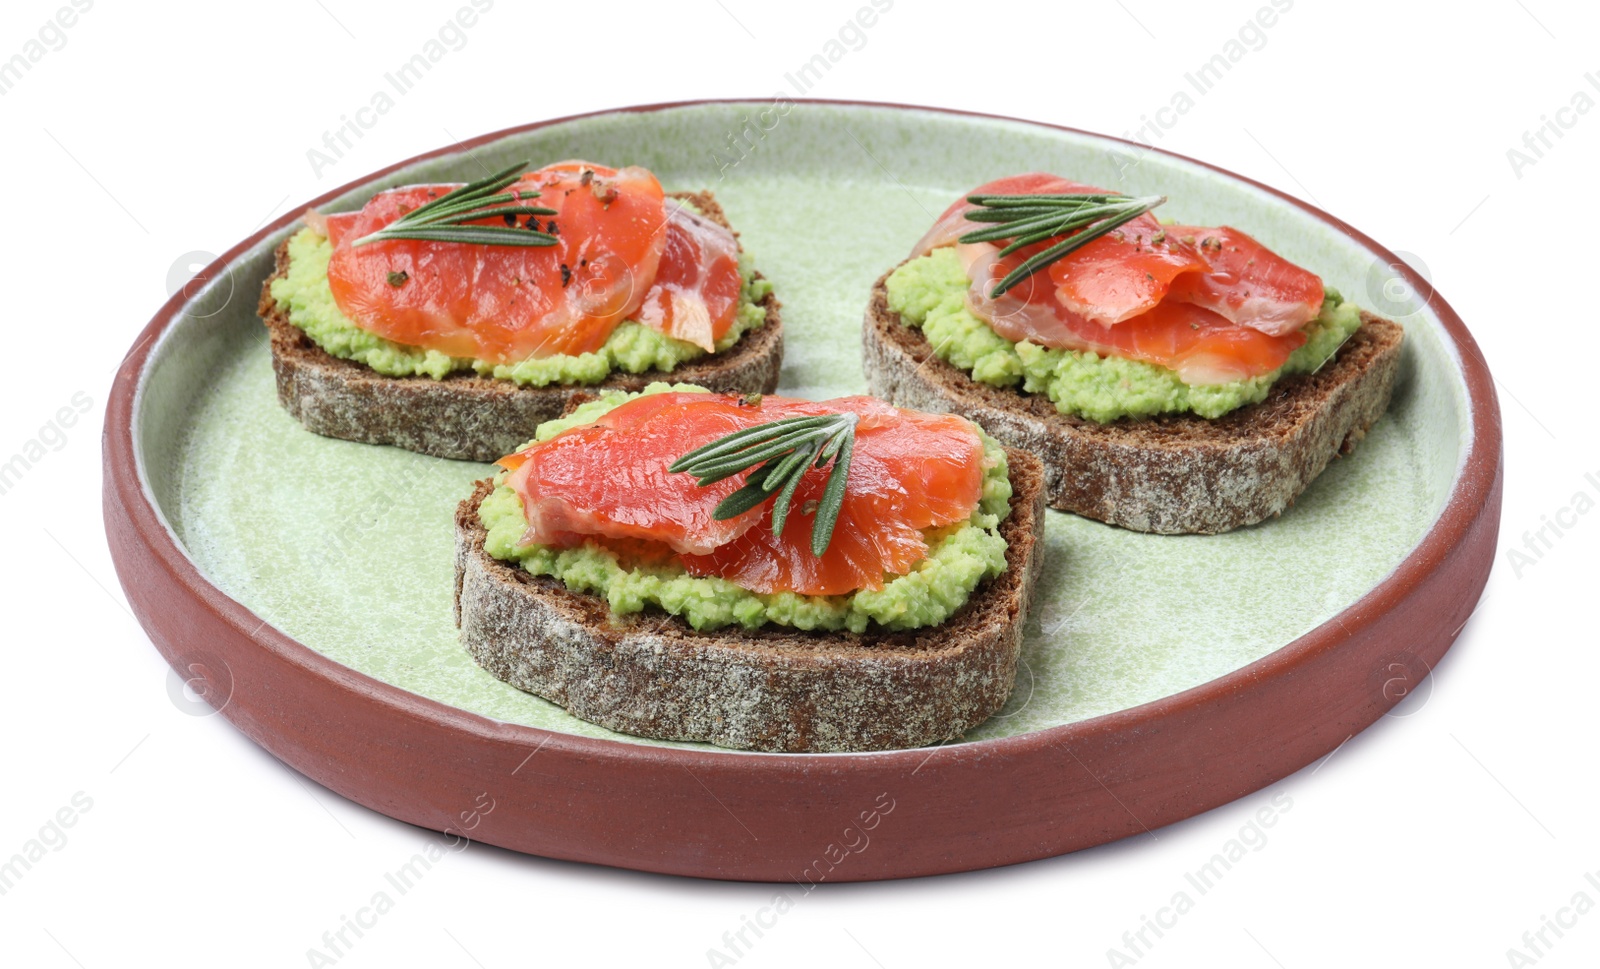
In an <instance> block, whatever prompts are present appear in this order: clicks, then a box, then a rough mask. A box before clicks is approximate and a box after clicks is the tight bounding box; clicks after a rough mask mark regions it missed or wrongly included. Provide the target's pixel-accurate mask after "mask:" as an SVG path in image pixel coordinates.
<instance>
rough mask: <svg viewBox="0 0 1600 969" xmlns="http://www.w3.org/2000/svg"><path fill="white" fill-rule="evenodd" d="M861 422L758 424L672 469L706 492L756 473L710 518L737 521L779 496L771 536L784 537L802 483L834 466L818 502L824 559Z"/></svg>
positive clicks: (824, 418)
mask: <svg viewBox="0 0 1600 969" xmlns="http://www.w3.org/2000/svg"><path fill="white" fill-rule="evenodd" d="M858 420H860V417H858V416H857V415H855V414H819V415H816V416H812V417H785V418H783V419H781V420H776V421H770V422H768V423H766V424H758V425H756V426H755V427H747V428H745V429H744V430H742V431H735V432H734V433H732V434H729V435H727V436H726V437H722V438H718V439H717V440H715V441H712V442H711V443H710V444H707V445H704V446H703V447H698V448H695V449H694V450H693V451H690V452H689V453H688V454H685V455H684V456H683V457H681V458H679V459H678V460H676V461H674V462H673V463H672V466H671V467H670V468H668V469H667V470H669V471H673V472H683V473H685V474H692V475H694V476H695V477H696V478H699V479H700V480H699V481H698V482H697V484H699V485H700V486H701V487H704V486H706V485H709V484H715V483H716V482H718V481H722V480H723V479H725V478H731V477H733V476H734V475H736V474H739V473H740V472H742V471H749V470H750V469H751V468H755V470H754V471H750V476H749V477H748V478H745V481H744V485H743V486H742V487H741V488H740V489H739V490H738V491H735V492H733V493H732V494H730V495H729V496H728V497H726V498H724V499H722V501H720V502H718V503H717V507H716V508H715V509H714V510H713V511H712V513H711V515H712V517H713V518H715V519H717V520H718V521H722V520H725V519H728V518H734V517H737V516H739V515H742V514H744V513H745V512H747V511H749V510H750V509H752V508H754V507H756V506H757V505H759V504H761V503H762V502H764V501H766V500H767V499H768V498H771V497H773V495H774V493H776V495H777V501H776V503H774V504H773V506H772V534H773V535H781V534H783V525H784V523H785V522H786V521H788V520H789V505H790V502H791V501H793V499H794V493H795V489H796V488H798V487H799V486H800V479H801V478H802V477H804V476H805V473H806V471H808V470H809V469H811V468H823V467H826V466H827V465H828V463H829V462H830V461H831V462H832V463H833V469H832V470H831V471H829V472H828V483H827V484H826V485H824V486H823V490H822V499H821V500H820V501H818V502H817V517H816V518H815V519H814V520H813V521H812V522H811V554H813V555H816V556H819V557H820V556H821V555H822V553H823V552H826V551H827V550H828V543H829V542H831V541H833V526H834V525H835V524H837V523H838V521H839V509H840V507H841V506H842V505H843V504H844V486H845V479H846V478H847V477H848V476H849V474H850V455H851V453H852V452H853V450H854V448H855V441H856V422H857V421H858Z"/></svg>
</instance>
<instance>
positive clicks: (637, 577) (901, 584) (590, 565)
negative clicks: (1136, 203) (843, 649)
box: [478, 383, 1011, 632]
mask: <svg viewBox="0 0 1600 969" xmlns="http://www.w3.org/2000/svg"><path fill="white" fill-rule="evenodd" d="M669 390H677V391H702V392H703V390H704V388H700V387H695V386H692V385H689V384H676V385H673V384H666V383H653V384H651V385H650V386H649V387H647V388H645V390H643V391H641V393H643V394H656V393H662V392H665V391H669ZM636 396H639V395H638V394H627V393H620V392H615V391H613V392H608V393H606V394H605V395H604V396H603V397H602V398H601V399H600V400H597V401H593V402H591V403H588V404H585V405H583V406H581V407H579V408H577V409H576V410H575V411H573V413H572V414H571V415H569V416H567V417H565V418H562V419H560V420H554V421H550V422H548V423H545V424H542V425H540V426H539V429H538V431H537V433H536V435H535V438H534V439H535V440H537V441H545V440H549V439H550V438H551V437H554V436H555V435H556V434H558V433H560V432H561V431H564V430H567V429H568V428H570V427H575V426H577V425H579V424H587V423H589V422H591V421H594V420H596V419H598V418H599V417H600V416H601V415H603V414H605V413H607V412H609V411H610V410H612V409H613V408H615V407H618V406H620V405H621V404H623V403H625V402H627V401H629V400H631V399H633V398H634V397H636ZM979 433H980V434H982V431H980V432H979ZM983 446H984V464H985V470H984V479H983V497H982V498H981V500H980V501H979V503H978V507H977V509H975V510H974V511H973V513H972V517H971V518H970V519H969V520H968V521H965V522H962V523H961V524H959V525H951V526H947V527H945V528H943V529H937V530H933V531H930V532H929V533H928V544H929V552H928V557H927V558H925V559H923V560H922V561H921V562H919V563H917V565H916V566H915V567H914V568H913V569H912V570H911V572H909V573H907V574H906V575H902V576H897V577H895V578H892V579H890V580H889V581H888V582H885V583H884V586H883V588H882V589H879V590H877V591H872V590H862V591H860V592H856V593H853V594H851V595H845V596H807V595H799V594H797V593H793V592H776V593H758V592H751V591H750V590H748V589H744V588H741V587H740V586H737V585H735V584H734V583H732V582H730V581H728V580H726V579H719V578H698V577H695V576H692V575H690V574H689V573H688V572H687V571H686V570H685V569H684V568H683V567H682V566H681V565H678V564H675V563H672V564H667V565H661V566H648V567H646V566H636V567H634V568H625V567H624V566H623V565H622V564H621V563H620V562H619V561H618V559H617V556H616V555H615V554H614V553H613V552H611V551H609V550H608V549H604V548H601V547H600V546H598V545H595V544H593V543H587V542H586V543H585V544H583V545H581V546H578V547H575V548H569V549H555V548H549V547H546V546H543V545H523V546H519V545H518V544H517V543H518V541H519V540H520V539H521V538H522V535H523V533H524V532H525V531H527V527H528V522H527V519H526V518H525V517H524V516H523V511H522V501H521V499H520V498H518V497H517V493H516V492H515V491H513V490H512V489H511V487H510V486H509V485H507V484H506V483H505V479H506V476H507V473H506V472H502V473H501V474H500V475H499V477H497V478H496V479H495V489H494V491H493V492H492V493H491V494H490V495H489V496H488V497H487V498H485V499H484V500H483V504H482V505H480V506H479V509H478V517H479V520H480V521H481V522H482V523H483V527H484V528H485V529H486V530H487V531H488V533H489V535H488V539H487V540H486V541H485V543H484V547H485V548H486V549H487V551H488V552H489V554H490V555H491V556H493V557H494V558H497V559H500V560H502V561H506V562H515V563H517V564H519V565H521V566H522V567H523V568H524V569H526V570H528V571H529V572H532V573H533V574H535V575H548V576H553V577H554V578H556V579H559V580H560V581H561V582H562V583H563V584H565V585H566V587H567V588H568V589H571V590H573V591H574V592H584V593H589V594H591V595H597V596H604V597H605V599H606V601H607V602H608V603H610V605H611V611H612V612H613V613H614V614H617V615H628V614H631V613H637V612H642V611H644V609H645V608H646V607H649V606H655V607H657V608H660V609H663V610H665V611H666V612H668V613H671V614H672V615H674V616H681V617H683V619H684V620H685V621H687V622H688V623H689V625H690V626H692V627H694V628H695V629H718V628H721V627H723V626H730V625H734V624H738V625H740V626H743V627H744V628H746V629H756V628H759V627H761V626H764V625H766V624H767V623H773V624H775V625H779V626H790V627H793V628H795V629H822V630H835V629H848V630H851V631H852V632H864V631H866V630H867V628H868V627H869V626H872V625H874V624H876V626H877V627H878V628H880V629H885V630H903V629H917V628H921V627H923V626H934V625H937V624H939V623H941V622H944V621H945V620H946V619H948V618H950V616H952V615H954V614H955V612H956V610H957V609H960V608H961V606H962V605H963V604H964V603H965V602H966V601H967V597H968V596H970V595H971V594H972V591H973V590H974V589H976V588H977V587H978V584H979V583H980V582H982V581H983V580H984V579H987V578H993V577H994V576H997V575H999V574H1000V573H1002V572H1004V571H1005V569H1006V541H1005V539H1004V538H1003V537H1001V535H1000V522H1001V520H1002V519H1004V518H1005V517H1006V516H1007V515H1008V514H1010V511H1011V506H1010V501H1011V479H1010V477H1009V476H1008V472H1007V468H1006V454H1005V450H1004V449H1003V448H1001V447H1000V445H998V444H996V443H995V442H994V441H993V440H991V439H990V438H989V437H988V435H983Z"/></svg>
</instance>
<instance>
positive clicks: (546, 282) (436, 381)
mask: <svg viewBox="0 0 1600 969" xmlns="http://www.w3.org/2000/svg"><path fill="white" fill-rule="evenodd" d="M524 168H526V166H525V165H518V166H514V167H512V168H509V169H507V170H505V171H503V172H500V173H498V174H496V175H492V176H490V177H488V178H485V179H483V180H482V181H479V182H473V183H471V184H468V185H459V184H427V185H410V186H405V187H401V188H394V189H389V190H386V191H382V192H379V193H378V194H377V195H375V196H373V198H372V199H371V200H370V201H369V202H367V204H366V205H365V206H364V207H363V208H362V209H361V210H360V211H357V212H341V213H319V212H315V211H313V212H308V213H307V214H306V217H305V228H303V229H301V230H300V231H299V232H298V233H297V234H295V235H293V236H291V237H290V238H289V239H287V240H286V241H285V242H284V243H283V245H282V246H280V247H279V249H278V251H277V268H276V271H275V272H274V273H273V275H272V276H271V277H270V278H269V279H268V280H267V282H266V285H265V287H264V288H263V291H262V296H261V310H260V311H261V316H262V319H264V320H265V321H266V324H267V328H268V330H269V331H270V333H271V344H272V362H273V369H274V371H275V373H276V376H277V384H278V398H279V400H280V401H281V402H282V403H283V405H284V407H285V408H287V409H288V411H289V412H290V413H291V414H293V415H294V416H295V417H296V418H298V419H299V420H300V421H301V422H302V423H303V424H305V426H306V427H308V428H310V429H311V430H313V431H316V432H317V433H319V434H325V435H328V436H330V437H339V438H346V439H349V440H354V441H364V442H367V443H372V444H394V445H398V446H400V447H403V448H408V449H410V450H413V451H420V452H423V453H425V454H433V455H437V456H440V457H448V458H465V459H471V460H478V461H493V460H494V459H495V458H498V457H500V456H501V455H504V454H506V453H507V452H509V451H510V450H512V449H513V448H515V447H516V446H517V445H518V444H520V443H522V442H524V441H526V440H527V439H528V437H529V435H531V434H532V432H533V429H534V428H535V427H537V426H538V425H539V424H540V423H541V422H542V421H546V420H550V419H552V418H554V417H557V416H559V415H560V414H561V413H562V412H563V411H564V410H565V409H566V407H567V404H568V402H569V401H570V400H571V398H572V396H573V395H574V394H575V393H579V392H583V391H586V390H590V389H595V388H604V389H617V390H639V389H641V388H643V387H645V386H646V385H647V384H649V383H651V382H652V381H653V380H656V379H660V378H661V377H662V376H663V375H664V374H666V373H668V372H671V373H673V374H674V376H675V377H676V378H677V379H681V380H690V381H693V382H694V383H696V384H699V385H703V386H706V387H711V388H714V389H716V390H720V391H729V392H762V391H769V390H772V389H773V388H774V387H776V386H777V381H778V371H779V367H780V365H781V362H782V357H783V333H782V327H781V324H780V322H779V319H778V302H777V300H776V298H774V296H773V295H772V291H771V286H770V284H768V282H767V281H766V280H765V279H764V278H762V276H761V274H760V273H759V272H757V271H756V270H755V269H754V268H753V267H752V266H751V265H750V264H749V261H748V259H747V258H746V257H745V255H744V254H743V252H742V250H741V248H740V245H739V241H738V237H737V236H736V234H735V233H734V232H733V230H732V229H731V228H730V227H729V225H728V221H727V219H726V217H725V216H724V214H723V211H722V208H721V207H720V206H719V205H718V204H717V201H716V199H715V198H713V197H712V195H711V193H709V192H697V193H679V194H668V193H666V192H664V191H663V190H662V188H661V184H660V182H658V181H657V180H656V177H655V176H654V175H653V174H651V173H650V172H649V171H647V170H645V169H643V168H639V167H637V166H632V167H627V168H621V169H612V168H607V167H604V166H602V165H594V164H590V163H588V162H578V161H569V162H561V163H558V164H554V165H549V166H546V167H545V168H541V169H539V170H537V171H532V172H523V169H524Z"/></svg>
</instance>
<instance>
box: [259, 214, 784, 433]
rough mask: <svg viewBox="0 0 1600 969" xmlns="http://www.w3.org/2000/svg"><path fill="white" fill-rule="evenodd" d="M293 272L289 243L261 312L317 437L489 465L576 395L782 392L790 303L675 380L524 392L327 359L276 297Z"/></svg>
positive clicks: (674, 374) (462, 376)
mask: <svg viewBox="0 0 1600 969" xmlns="http://www.w3.org/2000/svg"><path fill="white" fill-rule="evenodd" d="M672 197H673V198H678V199H684V200H687V201H689V202H691V203H693V204H694V205H695V207H697V208H698V209H699V210H700V211H701V212H702V213H704V214H705V216H706V217H707V218H709V219H711V220H713V221H715V222H717V223H718V224H720V225H723V226H727V227H729V228H730V230H731V226H728V219H727V216H726V215H725V214H724V213H723V211H722V206H721V205H719V204H717V200H716V199H715V198H714V197H713V196H712V194H711V193H710V192H678V193H672ZM735 235H737V233H735ZM288 271H289V243H288V241H287V240H285V241H284V242H283V244H281V245H279V246H278V250H277V267H276V269H275V270H274V272H273V274H272V275H271V276H269V277H268V278H267V281H266V283H265V284H264V285H263V286H262V288H261V305H260V307H259V312H260V314H261V319H262V320H263V321H264V322H265V323H266V325H267V330H268V332H269V333H270V335H271V345H272V370H273V373H274V374H275V375H276V377H277V383H278V402H279V403H281V404H282V405H283V407H284V409H285V410H287V411H288V412H289V413H290V414H291V415H293V416H294V417H295V418H296V419H297V420H299V421H300V423H302V424H304V425H305V426H306V427H307V428H308V429H309V430H312V431H315V432H316V433H318V434H321V435H324V436H326V437H337V438H343V439H345V440H348V441H361V442H364V443H367V444H392V445H394V446H396V447H402V448H405V449H406V450H408V451H419V452H421V453H423V454H431V455H433V456H435V457H441V458H455V459H459V460H468V461H485V462H488V461H494V460H497V459H499V458H501V457H504V456H505V455H507V454H510V453H511V452H512V451H514V450H516V449H517V448H518V447H521V446H522V445H523V444H525V443H527V441H528V439H529V438H531V437H532V436H533V430H534V428H536V427H538V426H539V425H540V424H542V423H543V422H545V421H548V420H551V419H553V418H556V417H559V416H561V414H563V413H564V412H565V411H566V410H567V405H568V403H569V402H570V401H571V399H572V397H573V395H575V394H590V393H593V392H595V391H599V390H628V391H635V390H643V389H644V388H645V386H646V385H647V384H650V383H652V382H653V381H657V380H667V381H672V382H674V383H690V384H698V385H700V386H702V387H705V388H707V389H709V390H716V391H722V392H725V393H771V392H772V391H774V390H776V389H777V387H778V372H779V369H780V368H781V367H782V364H783V323H782V321H781V320H780V319H779V316H778V309H779V305H780V304H779V303H778V299H777V297H776V296H774V295H772V294H771V293H768V294H767V296H766V297H765V298H764V299H763V300H762V301H761V304H760V305H761V306H762V307H763V308H764V309H765V310H766V312H767V318H766V322H765V323H763V324H762V325H761V326H759V327H757V328H756V329H754V330H751V331H749V332H747V333H746V334H745V335H744V336H743V337H741V338H740V339H739V341H738V342H737V343H735V344H734V345H733V346H731V347H729V348H728V349H727V350H725V351H723V352H721V353H717V354H715V355H711V356H706V357H701V358H699V359H696V360H691V361H689V362H688V363H685V364H683V365H682V366H680V367H678V368H677V369H675V370H672V371H671V372H667V371H663V370H646V371H644V372H643V373H636V374H634V373H619V372H613V373H612V374H611V375H610V376H609V377H607V378H606V379H605V380H603V381H601V382H600V383H597V384H583V385H551V386H547V387H524V386H519V385H517V384H515V383H513V382H511V381H509V380H495V379H493V378H490V377H482V376H479V375H478V374H476V373H474V372H473V371H470V370H468V371H463V372H456V373H452V374H450V375H448V376H446V377H445V378H443V379H442V380H435V379H434V378H432V377H426V376H413V377H389V376H385V375H384V374H381V373H378V372H377V371H376V370H373V369H372V368H370V367H367V366H365V365H363V364H360V363H356V362H354V361H351V360H343V359H340V358H339V357H335V356H333V355H332V354H329V353H327V352H326V351H324V350H323V349H322V348H321V347H319V346H317V345H316V344H315V343H313V342H312V340H311V338H310V337H308V336H306V334H305V333H304V331H302V330H301V329H300V328H299V327H297V326H295V325H294V324H293V323H290V322H289V314H288V310H287V308H285V307H280V306H279V305H278V304H277V301H275V300H274V299H273V298H272V281H273V280H275V279H277V278H279V277H280V276H283V275H284V274H285V273H287V272H288ZM757 275H758V276H759V275H760V274H759V273H758V274H757Z"/></svg>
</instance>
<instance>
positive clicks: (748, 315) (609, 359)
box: [272, 229, 772, 387]
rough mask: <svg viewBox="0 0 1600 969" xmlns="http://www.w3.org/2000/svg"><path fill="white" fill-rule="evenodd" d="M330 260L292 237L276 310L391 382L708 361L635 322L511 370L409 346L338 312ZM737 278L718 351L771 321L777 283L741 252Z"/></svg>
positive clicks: (597, 373) (327, 253) (304, 236)
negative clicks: (733, 313)
mask: <svg viewBox="0 0 1600 969" xmlns="http://www.w3.org/2000/svg"><path fill="white" fill-rule="evenodd" d="M332 255H333V245H332V244H331V243H329V242H328V240H327V239H325V238H324V237H323V236H321V235H320V234H318V233H317V232H316V231H315V230H313V229H301V230H300V231H299V232H298V233H296V234H295V235H294V236H293V237H291V238H290V239H289V270H288V272H287V273H285V274H284V275H283V276H281V277H279V278H278V279H275V280H273V281H272V298H273V299H274V300H276V301H277V303H278V305H280V306H286V307H288V312H289V322H290V323H293V324H294V325H295V326H297V327H299V328H300V329H301V330H303V331H305V334H306V335H307V336H309V337H310V338H311V340H312V342H314V343H315V344H316V345H317V346H319V347H321V348H322V349H323V350H325V351H327V352H328V353H329V354H332V355H333V356H335V357H342V358H344V359H346V360H354V361H356V362H357V363H362V364H365V365H367V366H368V367H371V368H372V369H373V370H376V371H377V372H378V373H381V374H386V375H388V376H390V377H412V376H427V377H432V378H434V379H435V380H438V379H441V378H443V377H445V376H446V375H448V374H451V373H454V372H456V371H458V370H472V371H476V372H477V373H480V374H484V375H486V376H490V377H494V378H496V379H499V380H510V381H512V382H514V383H518V384H522V385H525V386H529V387H543V386H546V385H548V384H594V383H599V382H600V381H602V380H604V379H606V377H607V376H609V375H610V374H611V372H612V371H613V370H624V371H627V372H628V373H643V372H644V371H646V370H662V371H670V370H672V369H674V368H675V367H677V366H678V365H679V364H682V363H686V362H688V361H690V360H693V359H695V358H697V357H703V356H705V355H706V352H705V350H703V349H702V348H700V347H697V346H695V345H694V344H693V343H689V342H687V341H684V340H678V339H674V338H673V337H670V336H666V335H664V334H662V333H659V332H657V331H655V330H652V329H650V328H649V327H647V326H644V325H642V324H639V323H635V322H633V321H631V320H629V321H626V322H624V323H623V324H622V325H621V326H619V327H617V328H616V329H615V330H613V331H612V333H611V336H610V338H608V339H607V340H606V342H605V345H603V346H602V347H601V348H600V349H599V350H597V351H595V352H593V353H579V354H558V355H555V356H549V357H538V358H530V359H527V360H523V361H520V362H518V363H513V364H492V363H487V362H485V361H482V360H472V359H468V358H463V357H452V356H448V355H446V354H443V353H439V352H438V351H436V350H424V349H421V348H420V347H413V346H406V345H405V344H401V343H395V342H393V341H391V340H385V339H384V338H383V337H380V336H377V335H375V334H372V333H369V332H367V331H366V330H363V329H361V328H360V327H358V326H356V325H355V324H354V323H352V322H351V321H350V318H349V317H347V316H345V315H344V313H342V312H341V311H340V310H339V305H338V304H337V303H335V302H334V300H333V292H332V290H331V289H329V287H328V260H329V258H330V257H332ZM739 272H740V275H742V276H743V277H744V290H743V292H742V293H741V294H740V299H739V315H738V316H737V317H735V318H734V321H733V325H732V326H731V327H729V328H728V332H727V333H725V334H723V336H722V339H720V340H718V341H717V343H716V347H717V350H718V352H721V351H723V350H726V349H728V348H729V347H731V346H733V345H734V343H736V342H738V340H739V338H740V337H741V336H743V335H744V334H745V333H746V332H748V331H750V330H752V329H755V328H756V327H758V326H760V325H761V324H762V323H763V322H765V320H766V309H765V308H764V307H762V306H760V305H759V304H760V302H761V300H763V299H765V298H766V296H767V294H768V293H770V292H772V285H771V284H770V283H768V282H767V281H766V280H765V279H756V278H755V273H754V269H753V268H752V267H751V266H750V264H749V261H748V258H747V257H746V256H745V255H744V254H743V253H741V254H740V256H739Z"/></svg>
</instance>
